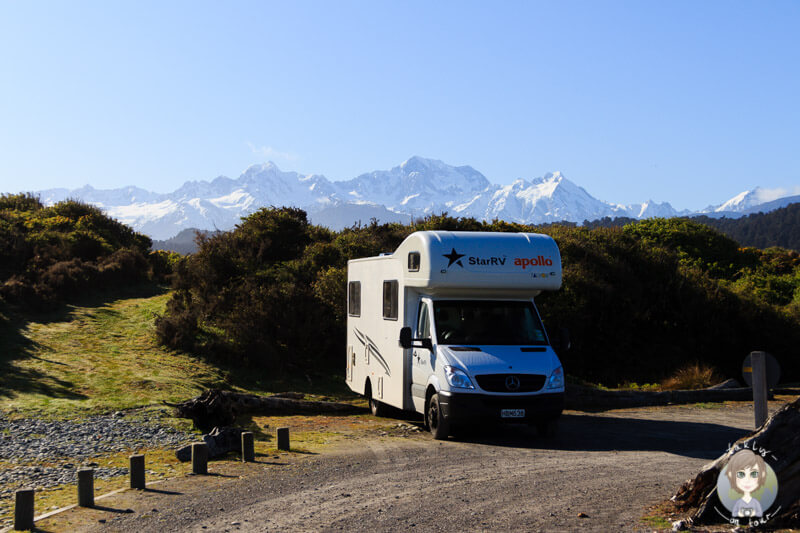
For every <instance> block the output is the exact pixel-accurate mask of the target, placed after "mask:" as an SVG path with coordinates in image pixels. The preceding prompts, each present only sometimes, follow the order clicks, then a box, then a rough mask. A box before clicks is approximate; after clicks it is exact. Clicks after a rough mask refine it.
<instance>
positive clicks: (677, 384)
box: [661, 363, 723, 390]
mask: <svg viewBox="0 0 800 533" xmlns="http://www.w3.org/2000/svg"><path fill="white" fill-rule="evenodd" d="M721 381H723V380H722V378H720V377H719V375H718V374H717V371H716V369H714V368H713V367H711V366H708V365H706V364H703V363H690V364H688V365H686V366H683V367H681V368H679V369H678V370H676V371H675V373H674V374H673V375H672V376H670V377H668V378H667V379H665V380H664V381H662V382H661V388H662V389H663V390H693V389H704V388H706V387H710V386H712V385H716V384H717V383H720V382H721Z"/></svg>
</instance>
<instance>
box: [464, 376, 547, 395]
mask: <svg viewBox="0 0 800 533" xmlns="http://www.w3.org/2000/svg"><path fill="white" fill-rule="evenodd" d="M512 376H513V377H515V378H517V380H519V388H517V389H514V388H513V382H514V379H513V378H512V379H508V378H509V377H512ZM475 379H476V380H477V381H478V385H480V387H481V388H482V389H483V390H485V391H486V392H536V391H538V390H540V389H541V388H542V387H543V386H544V380H545V376H543V375H541V374H484V375H482V376H475ZM508 385H512V388H509V387H508Z"/></svg>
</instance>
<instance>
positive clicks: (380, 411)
mask: <svg viewBox="0 0 800 533" xmlns="http://www.w3.org/2000/svg"><path fill="white" fill-rule="evenodd" d="M369 410H370V412H371V413H372V414H373V415H374V416H388V415H389V406H388V405H386V404H385V403H383V402H379V401H378V400H376V399H375V398H370V399H369Z"/></svg>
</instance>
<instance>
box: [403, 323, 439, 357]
mask: <svg viewBox="0 0 800 533" xmlns="http://www.w3.org/2000/svg"><path fill="white" fill-rule="evenodd" d="M414 341H417V342H419V343H420V344H417V345H416V346H415V345H414ZM400 347H401V348H403V349H404V350H408V349H409V348H425V349H427V350H430V351H433V341H432V340H431V339H430V338H428V339H413V338H411V328H410V327H408V326H406V327H404V328H400Z"/></svg>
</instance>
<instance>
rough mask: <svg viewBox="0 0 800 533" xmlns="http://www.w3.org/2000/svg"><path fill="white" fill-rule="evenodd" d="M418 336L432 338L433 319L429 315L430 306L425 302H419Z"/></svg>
mask: <svg viewBox="0 0 800 533" xmlns="http://www.w3.org/2000/svg"><path fill="white" fill-rule="evenodd" d="M417 337H418V338H420V339H430V338H431V319H430V317H429V316H428V306H427V305H425V302H420V303H419V322H417Z"/></svg>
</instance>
